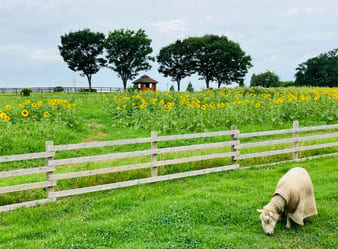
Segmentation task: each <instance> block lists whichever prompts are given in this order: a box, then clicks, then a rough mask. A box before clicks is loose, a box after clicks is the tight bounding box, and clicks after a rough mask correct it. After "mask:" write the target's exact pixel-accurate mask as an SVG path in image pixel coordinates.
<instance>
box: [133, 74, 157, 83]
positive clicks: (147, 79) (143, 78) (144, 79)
mask: <svg viewBox="0 0 338 249" xmlns="http://www.w3.org/2000/svg"><path fill="white" fill-rule="evenodd" d="M139 83H153V84H157V83H158V81H156V80H154V79H152V78H150V77H149V76H148V75H143V76H141V77H140V78H138V79H137V80H135V81H133V84H139Z"/></svg>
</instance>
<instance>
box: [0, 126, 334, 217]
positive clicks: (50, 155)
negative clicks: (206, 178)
mask: <svg viewBox="0 0 338 249" xmlns="http://www.w3.org/2000/svg"><path fill="white" fill-rule="evenodd" d="M330 129H331V130H332V129H338V124H334V125H324V126H314V127H302V128H299V127H298V122H297V121H295V122H294V125H293V128H291V129H283V130H273V131H262V132H251V133H240V131H239V130H238V129H237V128H236V127H235V126H233V127H232V129H231V130H229V131H219V132H208V133H197V134H184V135H174V136H157V133H156V132H152V134H151V137H148V138H137V139H124V140H115V141H104V142H92V143H80V144H68V145H54V144H53V142H51V141H47V142H46V151H45V152H39V153H30V154H21V155H10V156H1V157H0V163H2V162H13V161H22V160H30V159H43V158H44V159H46V165H45V166H43V167H34V168H27V169H17V170H10V171H0V178H8V177H16V176H24V175H32V174H42V173H45V174H46V180H45V181H42V182H35V183H26V184H21V185H14V186H6V187H0V194H5V193H12V192H17V191H24V190H32V189H37V188H46V198H45V199H40V200H35V201H29V202H22V203H16V204H11V205H5V206H0V212H4V211H10V210H14V209H16V208H20V207H24V206H25V207H30V206H35V205H38V204H43V203H47V202H52V201H56V199H57V198H59V197H64V196H71V195H77V194H84V193H90V192H96V191H102V190H109V189H115V188H121V187H127V186H134V185H138V184H144V183H152V182H159V181H165V180H171V179H178V178H183V177H188V176H196V175H202V174H208V173H212V172H220V171H226V170H233V169H238V168H239V164H238V160H245V159H248V158H255V157H264V156H273V155H279V154H286V153H292V155H293V160H298V152H300V151H306V150H313V149H320V148H328V147H337V146H338V142H332V143H319V144H314V145H308V146H299V142H303V141H310V140H320V139H327V138H336V137H338V133H337V132H331V133H329V132H328V131H327V133H326V134H321V135H310V136H303V137H299V133H301V132H307V131H317V130H330ZM288 133H289V134H293V137H292V138H286V139H285V138H283V139H273V140H271V139H270V140H266V141H260V142H253V143H252V142H247V143H241V141H240V139H241V138H242V139H244V138H250V137H261V136H271V135H279V134H288ZM220 136H222V137H223V136H230V141H224V142H213V143H207V144H193V145H185V146H178V147H166V148H157V143H158V142H163V141H173V140H186V139H196V138H208V137H220ZM142 143H143V144H144V143H150V144H151V149H149V150H140V151H131V152H117V153H112V154H104V155H95V156H85V157H75V158H66V159H54V156H55V153H56V152H58V151H66V150H78V149H88V148H98V147H106V146H118V145H131V144H142ZM286 143H292V144H293V147H292V148H287V149H281V150H270V151H264V152H259V153H247V154H242V153H241V152H240V149H243V148H253V147H259V146H268V145H279V144H286ZM224 147H228V148H229V149H230V152H223V153H216V154H207V155H198V156H191V157H184V158H177V159H169V160H158V157H157V155H159V154H163V153H171V152H182V151H192V150H201V149H202V150H203V149H210V148H224ZM145 155H150V156H151V161H150V162H146V163H138V164H131V165H123V166H115V167H109V168H100V169H91V170H85V171H78V172H69V173H59V174H55V169H56V167H57V166H62V165H69V164H78V163H86V162H96V161H103V160H114V159H120V158H129V157H137V156H145ZM330 155H338V153H337V152H335V153H330V154H324V155H321V156H330ZM227 157H228V158H231V163H230V164H229V165H226V166H219V167H214V168H207V169H201V170H195V171H187V172H182V173H175V174H169V175H161V176H158V171H157V169H158V167H162V166H166V165H175V164H181V163H188V162H196V161H202V160H209V159H218V158H227ZM145 168H151V177H148V178H142V179H137V180H129V181H123V182H117V183H110V184H104V185H98V186H91V187H84V188H77V189H69V190H62V191H55V186H57V181H58V180H64V179H70V178H77V177H86V176H94V175H100V174H108V173H115V172H122V171H129V170H137V169H145Z"/></svg>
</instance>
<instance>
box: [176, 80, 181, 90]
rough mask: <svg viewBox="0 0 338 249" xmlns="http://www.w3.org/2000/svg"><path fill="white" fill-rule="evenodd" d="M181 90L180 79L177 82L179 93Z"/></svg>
mask: <svg viewBox="0 0 338 249" xmlns="http://www.w3.org/2000/svg"><path fill="white" fill-rule="evenodd" d="M180 89H181V80H180V79H178V80H177V92H179V91H180Z"/></svg>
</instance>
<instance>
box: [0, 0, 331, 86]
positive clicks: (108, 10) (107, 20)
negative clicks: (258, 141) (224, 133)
mask: <svg viewBox="0 0 338 249" xmlns="http://www.w3.org/2000/svg"><path fill="white" fill-rule="evenodd" d="M84 28H89V29H90V30H91V31H95V32H103V33H104V34H105V35H107V34H108V33H109V32H110V31H114V30H115V29H122V28H123V29H132V30H138V29H140V28H141V29H144V30H145V32H146V34H147V35H148V37H149V38H150V39H152V47H153V50H154V51H153V54H152V55H153V56H156V55H157V54H158V52H159V50H160V49H161V48H162V47H164V46H167V45H169V44H171V43H173V42H175V40H177V39H184V38H187V37H189V36H203V35H205V34H216V35H225V36H227V37H228V38H229V39H230V40H232V41H235V42H237V43H239V44H240V46H241V48H242V50H244V51H245V52H246V54H248V55H250V56H251V58H252V64H253V67H252V68H251V69H250V70H249V72H248V74H247V75H246V80H245V84H246V85H249V82H250V78H251V75H252V74H253V73H255V74H258V73H263V72H266V71H267V70H270V71H273V72H275V73H276V74H277V75H278V76H279V77H280V79H281V80H283V81H286V80H294V74H295V69H296V67H297V66H298V64H300V63H302V62H305V61H306V60H307V59H309V58H311V57H314V56H317V55H319V54H321V53H324V52H327V51H330V50H332V49H334V48H338V1H337V0H321V1H318V0H315V1H313V0H283V1H279V0H252V1H250V0H246V1H244V0H142V1H141V0H95V1H90V0H0V34H1V39H0V58H1V59H0V87H22V86H27V87H34V86H56V85H61V86H73V85H74V83H73V79H74V77H75V79H76V86H88V83H87V80H86V78H82V77H80V75H79V73H74V72H73V71H71V70H70V69H68V67H67V64H66V63H65V62H64V61H63V59H62V57H61V56H60V54H59V50H58V48H57V46H58V45H60V36H61V35H64V34H65V33H68V32H70V31H78V30H81V29H84ZM152 65H153V68H152V70H150V71H148V72H141V73H140V75H143V74H148V75H149V76H151V77H153V78H154V79H156V80H158V81H159V82H160V83H159V88H160V89H162V90H166V89H167V87H168V86H169V87H170V85H174V86H175V88H176V83H174V82H171V81H170V78H165V77H163V76H162V75H160V74H159V73H158V72H157V69H158V64H157V63H153V64H152ZM92 81H93V82H92V85H93V87H99V86H109V87H122V81H121V80H120V79H119V78H118V77H117V76H116V73H115V72H113V71H111V70H109V69H101V70H100V71H99V72H98V73H97V74H95V75H94V76H93V80H92ZM189 81H191V82H192V83H193V86H194V88H195V90H198V89H200V88H201V87H205V83H204V82H203V81H199V80H198V77H197V76H194V77H188V78H185V79H184V80H183V82H182V86H181V89H183V90H185V89H186V87H187V84H188V83H189ZM129 84H130V83H129ZM211 86H214V87H215V86H216V84H212V85H211Z"/></svg>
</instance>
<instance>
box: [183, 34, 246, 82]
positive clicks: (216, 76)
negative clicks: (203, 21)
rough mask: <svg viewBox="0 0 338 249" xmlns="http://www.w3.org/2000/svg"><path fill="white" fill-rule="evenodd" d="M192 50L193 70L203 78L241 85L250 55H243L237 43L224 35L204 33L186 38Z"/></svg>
mask: <svg viewBox="0 0 338 249" xmlns="http://www.w3.org/2000/svg"><path fill="white" fill-rule="evenodd" d="M186 42H187V43H188V44H189V46H190V49H192V50H193V51H194V60H193V61H194V63H195V71H196V72H197V73H198V74H199V75H200V76H201V79H204V80H205V83H206V87H207V88H209V86H210V82H212V81H216V82H218V86H219V87H220V86H221V84H231V83H238V84H240V85H243V78H244V76H245V74H246V73H247V71H248V68H250V67H251V66H252V65H251V57H250V56H248V55H245V52H244V51H242V49H241V48H240V46H239V44H238V43H235V42H233V41H230V40H228V38H227V37H226V36H217V35H205V36H203V37H190V38H187V39H186Z"/></svg>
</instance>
